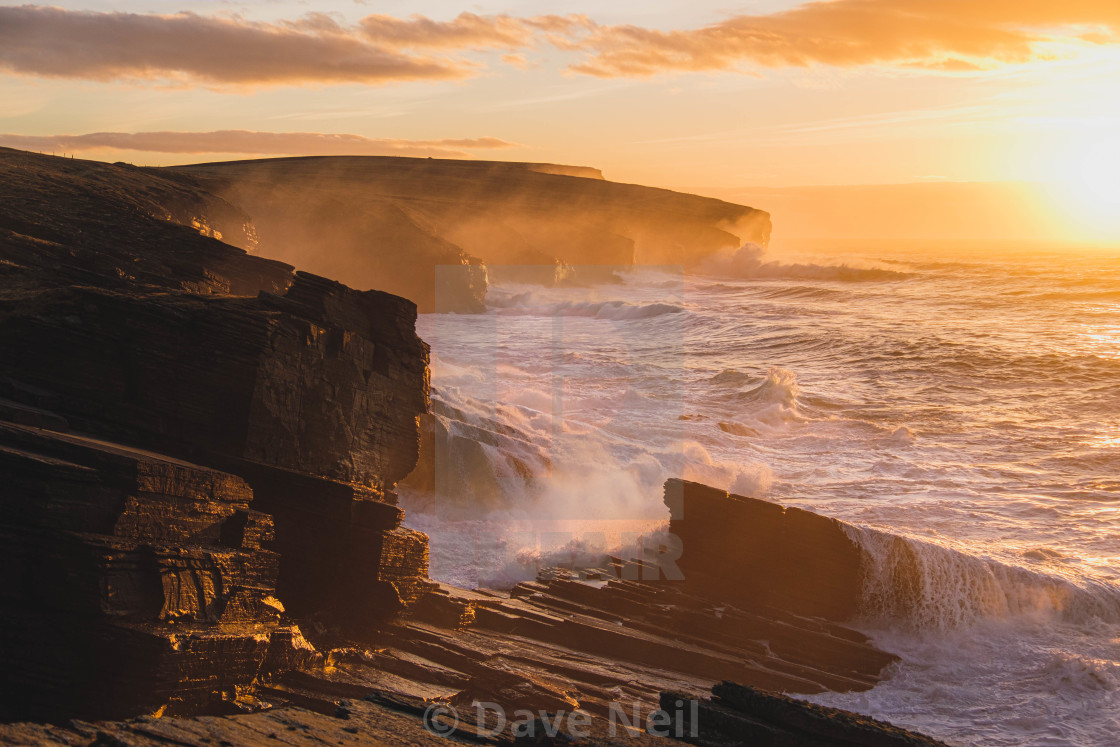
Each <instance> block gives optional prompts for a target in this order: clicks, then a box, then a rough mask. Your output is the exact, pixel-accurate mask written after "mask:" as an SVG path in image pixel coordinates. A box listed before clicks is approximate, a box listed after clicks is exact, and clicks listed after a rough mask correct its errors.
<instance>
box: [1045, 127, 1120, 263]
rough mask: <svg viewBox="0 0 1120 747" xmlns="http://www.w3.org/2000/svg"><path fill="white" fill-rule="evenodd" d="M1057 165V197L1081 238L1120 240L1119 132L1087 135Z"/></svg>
mask: <svg viewBox="0 0 1120 747" xmlns="http://www.w3.org/2000/svg"><path fill="white" fill-rule="evenodd" d="M1061 152H1062V157H1061V158H1060V159H1059V160H1058V161H1057V162H1056V163H1055V164H1054V175H1053V177H1052V179H1051V187H1052V189H1053V191H1054V193H1055V194H1054V197H1055V199H1056V200H1057V201H1058V203H1059V205H1060V206H1061V207H1062V209H1063V212H1064V213H1066V214H1067V215H1068V216H1069V217H1070V218H1071V219H1072V220H1074V221H1075V222H1076V224H1077V225H1076V231H1077V233H1078V234H1079V235H1080V236H1083V237H1085V238H1088V239H1093V240H1104V241H1113V242H1114V241H1120V133H1116V134H1113V133H1108V134H1101V133H1100V132H1099V131H1097V132H1092V131H1089V132H1086V133H1084V134H1083V135H1082V137H1080V138H1077V139H1076V141H1075V142H1067V143H1066V144H1065V147H1063V148H1062V149H1061Z"/></svg>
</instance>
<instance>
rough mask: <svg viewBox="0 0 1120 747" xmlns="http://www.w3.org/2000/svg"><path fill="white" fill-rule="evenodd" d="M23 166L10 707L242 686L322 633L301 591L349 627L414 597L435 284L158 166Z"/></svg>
mask: <svg viewBox="0 0 1120 747" xmlns="http://www.w3.org/2000/svg"><path fill="white" fill-rule="evenodd" d="M0 176H2V177H3V179H0V191H3V192H5V196H6V197H8V198H10V200H7V201H0V260H3V264H0V268H3V269H2V273H0V398H2V399H0V468H2V470H3V475H2V477H3V480H2V481H3V483H4V484H5V486H6V489H5V491H4V493H3V495H2V498H3V506H0V536H2V537H3V538H4V539H5V540H6V541H5V543H4V546H3V547H2V548H0V554H2V555H3V567H4V569H5V574H6V580H7V583H6V584H0V586H2V587H3V588H2V589H0V594H3V595H5V599H6V600H7V604H6V605H5V607H4V610H3V613H2V614H0V626H2V630H0V654H2V655H3V657H4V658H6V659H7V660H11V661H15V662H17V664H18V666H14V667H6V668H5V669H4V671H3V672H0V676H3V677H5V678H10V679H6V680H5V682H6V683H7V684H10V685H11V686H12V687H6V688H5V689H6V691H8V690H11V689H13V688H14V687H15V686H16V685H18V686H19V687H18V689H19V690H20V698H19V699H18V700H13V701H12V702H11V703H9V704H8V705H9V706H10V708H11V710H12V712H13V713H17V714H20V715H21V716H23V717H28V716H35V717H40V718H66V717H70V716H74V715H97V716H106V715H117V714H128V713H137V712H142V711H145V710H154V709H155V708H158V707H161V706H167V707H168V708H169V712H195V711H198V710H208V709H213V708H214V707H223V704H227V705H228V704H229V703H231V702H232V701H233V700H234V699H235V698H236V696H237V692H238V688H241V687H245V686H247V685H249V684H250V683H251V682H253V681H254V680H259V679H261V678H265V677H268V676H270V675H271V674H272V673H274V672H278V671H282V670H284V669H290V668H291V667H292V666H298V665H301V664H303V663H306V662H305V661H303V659H305V658H306V656H304V654H305V653H307V652H309V651H310V652H311V653H313V651H312V650H311V649H310V647H309V646H306V645H305V644H302V643H301V641H302V637H301V636H300V635H299V632H298V630H297V629H294V628H293V627H292V626H291V625H290V623H288V622H284V623H282V622H281V621H280V620H281V617H280V616H281V613H282V612H283V611H284V610H285V608H286V609H287V612H288V614H289V615H291V616H298V617H300V618H309V617H311V616H314V617H315V625H316V627H317V628H320V629H322V630H343V629H349V628H369V627H371V626H374V625H376V624H378V622H379V621H382V620H384V619H386V618H388V617H391V616H392V615H394V614H397V613H398V612H400V611H401V610H402V609H403V608H404V607H405V606H406V605H408V604H409V603H411V602H412V601H414V600H415V599H416V598H417V597H418V596H419V595H420V594H421V593H422V591H423V589H424V588H425V584H427V580H426V579H427V537H426V536H425V535H423V534H421V533H419V532H413V531H411V530H408V529H404V528H402V527H401V526H400V523H401V511H400V510H399V509H397V508H396V507H395V506H393V505H390V504H391V502H393V501H394V500H395V496H394V495H393V493H392V490H393V487H394V486H395V484H396V482H397V481H398V480H399V479H401V478H402V477H403V476H404V475H406V474H408V473H409V472H410V471H411V470H412V469H413V467H414V465H415V463H416V458H417V448H418V431H417V424H416V420H417V417H418V416H419V415H420V414H422V413H424V412H426V411H427V409H428V370H427V363H428V348H427V346H426V345H425V344H424V343H423V342H422V341H421V340H420V339H419V338H418V337H417V336H416V334H415V330H414V325H415V320H416V307H415V304H413V303H412V302H410V301H407V300H405V299H403V298H400V297H397V296H392V295H390V294H387V293H382V292H380V291H365V292H359V291H354V290H352V289H350V288H347V287H345V286H343V285H341V284H339V283H336V282H333V281H329V280H326V279H324V278H319V277H316V276H313V275H307V274H305V273H293V272H292V269H291V267H290V266H288V265H285V264H283V263H279V262H274V261H271V260H264V259H260V258H257V257H252V256H249V255H246V253H245V252H243V251H242V250H240V249H237V248H234V247H231V246H228V245H226V244H223V243H222V242H220V241H218V240H216V239H215V238H212V237H208V236H203V235H201V234H200V233H199V229H198V227H197V226H196V227H193V228H192V227H185V226H181V225H176V224H175V223H174V221H172V220H169V219H168V218H169V216H168V215H165V214H163V213H160V212H159V211H160V210H161V209H162V207H161V206H164V205H168V204H175V205H177V206H178V207H177V208H176V209H181V213H180V214H179V215H178V217H177V218H176V217H175V216H171V217H172V218H175V220H179V219H182V220H186V218H187V217H189V216H192V215H194V216H202V217H201V218H198V219H197V220H196V221H195V222H196V223H199V224H200V225H201V224H204V223H205V222H206V219H207V216H206V215H203V213H201V212H197V211H198V210H201V209H208V210H215V209H216V208H215V207H214V206H215V205H217V206H218V207H219V208H221V210H224V211H226V212H225V213H219V214H221V215H226V216H227V217H228V218H229V220H235V219H240V217H241V216H240V214H239V213H237V211H236V210H235V209H234V208H232V207H230V206H228V205H227V204H225V203H222V202H220V201H218V200H217V198H213V197H212V196H208V195H206V194H204V193H201V192H197V191H190V190H185V189H182V188H180V187H178V186H176V185H175V184H171V183H169V182H166V181H164V180H162V179H160V178H158V177H153V176H151V175H150V174H146V173H144V172H140V171H138V170H135V169H130V168H126V167H117V166H108V165H105V164H90V163H83V162H73V161H70V160H69V159H57V158H49V157H42V156H34V155H31V154H21V153H15V152H10V151H3V152H0ZM223 205H224V207H222V206H223ZM184 206H185V207H184ZM2 421H7V422H8V423H10V425H4V423H3V422H2ZM71 429H73V431H74V432H75V433H74V434H73V435H70V434H68V433H66V432H67V431H69V430H71ZM137 447H139V448H140V449H143V451H140V450H138V448H137ZM157 452H158V453H157ZM284 619H285V620H290V619H291V617H286V618H284ZM91 663H92V668H89V666H88V665H90V664H91Z"/></svg>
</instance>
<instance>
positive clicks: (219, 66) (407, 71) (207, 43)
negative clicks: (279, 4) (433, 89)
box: [0, 5, 474, 85]
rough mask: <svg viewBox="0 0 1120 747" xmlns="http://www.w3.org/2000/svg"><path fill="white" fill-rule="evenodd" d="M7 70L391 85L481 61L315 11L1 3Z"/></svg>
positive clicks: (454, 73)
mask: <svg viewBox="0 0 1120 747" xmlns="http://www.w3.org/2000/svg"><path fill="white" fill-rule="evenodd" d="M0 70H8V71H11V72H14V73H23V74H30V75H39V76H48V77H66V78H82V79H87V80H117V79H162V80H166V79H171V80H186V81H190V82H202V83H206V84H217V85H246V84H248V85H262V84H264V85H268V84H293V83H296V84H298V83H308V82H317V83H386V82H391V81H411V80H445V79H453V78H462V77H465V76H467V75H469V74H470V73H471V72H472V71H473V70H474V65H472V64H470V63H468V62H466V61H462V60H454V61H453V60H446V59H434V58H429V57H422V56H417V55H411V54H405V53H403V52H401V51H399V50H396V49H390V48H388V47H386V46H383V45H378V44H376V43H374V41H372V40H371V39H370V38H368V37H367V36H365V35H364V34H362V33H361V32H360V31H358V30H354V29H345V28H342V27H341V26H339V25H338V24H336V23H334V21H333V20H331V19H330V18H329V17H327V16H323V15H322V14H316V15H313V16H309V17H308V18H306V19H304V21H303V22H296V23H280V24H267V23H254V22H250V21H246V20H243V19H238V18H213V17H206V16H199V15H195V14H194V13H178V14H175V15H152V14H148V15H141V14H135V13H99V12H90V11H69V10H64V9H62V8H52V7H39V6H33V5H22V6H17V7H0Z"/></svg>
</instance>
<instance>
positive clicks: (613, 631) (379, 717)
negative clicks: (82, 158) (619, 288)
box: [0, 151, 895, 747]
mask: <svg viewBox="0 0 1120 747" xmlns="http://www.w3.org/2000/svg"><path fill="white" fill-rule="evenodd" d="M0 177H2V178H0V193H2V196H3V197H4V199H3V200H0V486H2V489H0V568H2V569H3V575H2V577H0V598H2V600H3V605H2V607H0V683H2V684H3V691H4V692H5V695H6V697H5V699H4V701H3V702H2V703H0V721H6V722H11V723H5V724H0V741H3V742H5V743H11V744H28V745H32V744H42V743H56V744H73V745H83V746H85V745H120V744H129V745H155V744H160V745H166V744H169V743H173V744H182V745H198V747H202V745H211V744H237V745H254V744H275V743H277V742H280V743H286V744H322V743H324V742H326V741H329V742H330V743H332V744H333V743H336V742H342V743H354V744H383V743H386V742H387V741H400V740H401V739H407V740H410V741H411V742H412V743H417V744H419V743H442V742H441V738H439V737H436V736H433V731H434V732H439V731H441V730H442V731H443V732H446V731H447V730H448V728H447V727H450V730H451V731H453V732H455V734H456V735H458V736H459V737H462V738H465V739H470V740H472V741H476V742H482V743H495V744H509V743H512V742H514V741H516V740H515V738H516V737H517V735H516V734H513V733H510V732H509V731H508V730H506V731H503V730H502V729H496V725H495V723H494V722H495V718H494V713H492V712H480V711H478V710H477V709H476V708H475V706H474V705H473V704H474V703H476V702H479V701H482V702H489V703H493V704H496V706H500V707H501V708H504V709H506V711H507V713H508V712H511V711H513V710H514V709H529V710H531V711H532V712H534V713H536V714H542V715H541V716H540V718H541V719H542V720H543V719H545V717H546V716H547V717H548V719H555V717H556V716H557V714H565V713H566V714H573V713H575V712H577V711H578V712H579V713H583V714H587V715H589V717H590V718H591V729H592V731H591V732H590V736H587V737H581V739H582V742H583V743H585V744H634V743H635V742H637V743H641V744H645V743H649V742H651V741H652V740H653V737H651V736H649V735H647V734H644V733H643V732H642V731H641V730H640V729H639V731H637V732H633V733H631V732H629V731H627V732H625V733H612V732H611V730H610V728H609V724H610V723H611V718H612V713H614V712H615V711H616V710H617V709H622V710H624V711H625V712H626V713H628V714H630V716H631V719H632V721H633V722H635V723H637V722H640V723H646V722H647V721H648V720H649V719H650V718H652V717H653V716H654V714H656V713H659V710H658V704H659V699H662V697H663V696H662V693H672V694H674V695H673V697H676V694H681V696H682V697H689V698H693V699H701V698H703V697H704V695H705V694H706V693H707V692H708V691H709V690H710V689H711V688H712V686H713V683H716V682H719V681H721V680H725V679H726V680H734V681H737V682H741V683H743V684H744V685H745V686H753V687H759V688H767V689H772V690H779V691H782V692H789V693H816V692H822V691H824V690H865V689H867V688H870V687H872V686H873V685H874V684H875V682H876V681H877V680H878V678H879V677H880V673H881V671H882V670H883V669H884V667H886V666H887V665H888V664H890V663H891V662H893V661H895V657H894V656H893V655H891V654H889V653H887V652H884V651H881V650H879V649H878V648H876V647H875V646H874V645H873V644H872V643H871V642H870V641H869V640H868V639H867V638H866V637H865V636H863V635H861V634H860V633H858V632H856V631H854V630H851V629H850V628H847V627H845V626H844V624H843V622H844V621H843V618H844V617H845V616H846V614H847V613H848V612H850V611H851V609H852V604H853V602H852V600H853V596H852V595H853V594H854V591H853V587H852V584H851V580H852V578H853V576H852V574H853V573H854V572H855V570H857V569H858V558H857V559H856V560H855V561H854V562H855V563H856V565H853V556H852V552H853V549H852V548H851V547H850V546H849V545H850V543H849V544H845V539H844V535H843V532H842V530H841V529H840V528H839V526H838V525H836V523H835V522H832V521H831V520H829V519H825V518H823V517H818V516H814V515H812V514H808V513H806V512H796V511H794V510H792V509H789V510H784V509H782V508H781V507H778V506H774V505H773V504H768V503H764V502H761V501H751V500H749V499H745V498H739V497H733V496H728V495H727V494H726V493H723V492H721V491H715V490H712V489H711V488H707V487H705V486H700V485H696V484H693V483H684V482H681V481H670V482H669V483H668V484H667V486H666V502H667V504H668V505H669V506H670V509H671V514H672V515H671V519H672V521H671V524H670V526H671V529H672V530H673V531H674V532H676V533H678V534H679V536H680V538H681V539H682V540H683V546H682V547H680V548H677V549H683V552H682V553H678V554H674V553H673V552H671V550H672V549H673V548H668V549H666V548H665V547H662V546H661V545H659V544H656V543H654V544H653V546H652V547H651V548H647V553H646V554H645V555H642V556H640V557H634V558H630V557H618V558H611V559H609V560H608V561H607V562H605V563H603V564H602V565H601V566H595V567H577V566H576V565H574V564H572V565H569V566H568V567H566V568H553V569H545V570H543V571H542V573H541V575H540V577H539V578H538V580H537V581H535V582H531V583H524V584H520V585H518V586H516V587H514V588H513V589H509V590H498V591H494V590H464V589H455V588H451V587H446V586H442V585H440V584H437V583H434V582H432V581H431V580H430V579H428V577H427V557H428V556H427V550H428V538H427V537H426V536H425V535H424V534H421V533H419V532H415V531H412V530H409V529H407V528H404V527H402V526H401V520H402V516H403V513H402V511H401V510H400V509H399V508H398V507H397V506H396V505H395V500H396V499H395V495H394V487H395V485H396V483H397V482H398V481H399V480H400V479H402V478H403V477H404V476H405V475H407V474H408V473H409V472H410V471H411V470H412V469H413V466H414V465H415V464H416V461H417V450H418V441H419V438H420V434H419V428H418V420H419V418H420V416H421V415H423V414H424V413H426V412H427V411H428V409H429V402H428V369H427V363H428V348H427V346H426V345H425V344H424V343H423V342H422V341H421V340H420V339H419V338H417V336H416V333H415V330H414V323H415V320H416V306H415V304H413V303H412V302H410V301H408V300H405V299H403V298H400V297H397V296H393V295H390V294H387V293H383V292H380V291H358V290H354V289H351V288H348V287H346V286H344V285H342V284H340V283H337V282H334V281H331V280H328V279H325V278H322V277H319V276H316V275H310V274H307V273H304V272H296V271H294V270H293V269H292V268H291V267H290V266H288V265H286V264H283V263H279V262H275V261H271V260H266V259H261V258H259V257H255V256H252V255H249V254H247V253H246V252H244V251H242V250H241V249H237V248H234V247H231V246H229V245H227V244H225V243H223V242H222V241H220V240H218V238H217V234H218V233H220V232H221V231H220V230H219V229H215V228H213V225H212V223H211V222H210V219H211V218H214V217H215V216H219V217H221V219H222V220H229V221H240V220H242V219H243V218H244V214H243V213H242V212H240V208H238V207H235V206H234V204H233V203H231V202H228V201H224V199H223V198H221V197H218V196H216V195H215V194H214V193H212V192H207V191H206V190H204V189H202V188H200V187H199V186H198V185H197V184H196V185H195V186H194V187H191V188H190V189H188V188H186V187H183V185H182V184H181V183H180V182H178V181H176V180H174V179H172V180H167V179H164V178H163V177H162V176H159V175H158V174H153V173H150V172H147V171H137V170H135V169H131V168H129V167H124V166H108V165H105V164H93V163H88V162H77V161H69V160H66V159H57V158H50V157H44V156H35V155H31V154H20V153H15V152H11V151H0ZM567 178H573V177H567ZM580 178H583V177H580ZM587 181H593V180H591V179H587ZM168 205H173V206H174V209H175V211H177V212H175V213H174V214H171V213H170V212H169V210H170V208H168V207H167V206H168ZM188 219H190V220H189V221H188ZM188 223H189V224H188ZM194 223H197V224H198V225H193V224H194ZM204 225H205V226H209V228H200V226H204ZM243 225H244V224H243ZM206 233H209V234H212V235H204V234H206ZM246 235H247V234H246ZM432 437H433V438H434V437H437V436H436V435H435V434H433V436H432ZM744 538H746V539H747V540H749V541H747V542H744ZM752 544H753V545H755V546H753V547H751V546H744V545H752ZM731 567H735V568H736V573H729V568H731ZM670 568H673V569H674V571H677V570H683V571H684V574H685V575H684V578H683V579H681V578H680V577H679V574H676V573H675V572H674V573H669V572H668V570H669V569H670ZM767 579H769V581H767ZM719 697H720V698H721V699H722V701H727V700H728V698H727V697H724V696H723V695H722V694H721V695H720V696H719ZM752 702H753V701H752ZM717 705H718V704H717ZM436 706H439V707H440V708H441V709H443V710H442V711H441V713H442V715H440V716H438V717H433V716H431V713H432V711H431V710H430V709H432V708H434V707H436ZM720 707H721V708H722V706H720ZM705 708H708V711H701V712H703V713H707V712H709V711H711V712H712V713H715V710H713V708H714V706H713V707H709V706H705ZM449 709H451V710H449ZM454 709H457V711H458V716H456V717H455V718H454V719H453V718H452V716H453V715H454V714H455V710H454ZM793 710H794V711H796V710H797V708H796V707H793ZM246 711H248V712H251V713H249V714H248V715H240V716H231V715H229V714H232V713H238V712H246ZM767 712H768V713H771V716H766V715H762V716H760V715H758V713H754V712H752V715H751V718H752V719H754V720H755V721H757V720H759V719H761V720H762V721H763V723H764V724H765V723H768V722H767V719H771V720H772V721H774V723H775V724H776V725H775V726H774V732H773V733H775V734H779V735H780V734H782V733H784V732H782V729H785V730H786V731H789V723H788V722H789V721H790V719H791V718H794V717H793V716H790V709H789V708H786V709H785V710H782V711H781V713H778V712H777V711H773V710H772V711H767ZM721 713H722V711H721ZM222 714H225V715H222ZM425 714H428V715H427V716H426V715H425ZM774 714H777V715H774ZM166 716H177V717H180V718H175V719H172V718H164V717H166ZM794 716H796V714H794ZM129 717H131V718H129ZM75 718H78V719H86V720H84V721H75V720H74V719H75ZM713 718H714V717H713ZM721 718H722V717H721ZM106 719H118V720H117V721H107V720H106ZM120 719H128V720H120ZM422 719H427V721H426V722H425V721H422ZM31 721H38V722H40V723H31ZM46 722H50V723H54V724H64V725H59V726H52V725H48V724H47V723H46ZM424 723H427V726H428V728H427V729H426V728H425V727H424V725H423V724H424ZM797 723H798V724H801V723H802V722H797ZM733 726H734V724H733ZM736 728H738V727H736ZM752 728H753V727H752ZM797 728H798V729H801V726H797ZM813 728H816V727H813ZM838 733H839V732H838ZM844 733H845V734H846V733H847V732H844ZM720 734H723V733H722V732H717V733H716V736H717V737H718V738H719V739H722V738H723V737H722V736H720ZM522 736H525V735H522ZM718 741H719V740H718V739H717V740H716V742H711V743H717V742H718ZM531 742H532V743H541V742H540V741H539V740H531ZM521 743H524V739H522V740H521ZM791 743H795V742H791Z"/></svg>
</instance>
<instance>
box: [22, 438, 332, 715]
mask: <svg viewBox="0 0 1120 747" xmlns="http://www.w3.org/2000/svg"><path fill="white" fill-rule="evenodd" d="M0 469H2V471H3V475H4V482H5V488H4V491H3V501H2V506H0V567H2V568H3V569H4V572H3V583H2V584H0V598H2V602H3V604H2V611H0V642H2V643H0V646H2V648H3V652H4V666H3V667H0V682H3V689H4V692H5V694H6V695H5V701H4V703H3V704H2V706H0V713H4V714H19V715H20V716H21V717H23V718H28V717H39V718H57V717H59V716H61V715H70V716H83V715H97V716H102V717H104V716H107V715H109V716H111V715H114V714H116V715H131V714H133V713H137V712H140V711H144V710H154V709H156V708H159V707H162V706H168V705H170V711H171V712H176V711H178V712H184V711H185V712H191V711H196V710H199V709H211V708H214V707H220V705H221V704H222V702H223V700H232V698H233V696H234V693H235V691H236V688H237V687H238V686H240V685H244V684H247V683H249V682H251V681H252V680H253V679H255V678H257V677H258V676H264V675H266V674H267V673H268V671H270V670H271V669H288V668H291V667H293V666H303V665H305V664H308V663H310V657H312V656H313V655H314V651H313V650H312V649H311V648H310V646H307V645H306V644H303V643H302V636H301V635H300V633H299V630H298V628H295V627H293V626H292V625H291V624H290V623H284V622H281V619H280V616H281V613H282V612H283V606H282V605H281V603H280V602H279V601H278V600H277V598H276V577H277V562H278V556H277V555H276V553H274V552H272V551H269V550H267V549H265V547H264V546H265V545H266V544H267V543H269V541H270V540H271V539H272V536H273V523H272V518H271V517H270V516H268V515H267V514H264V513H261V512H259V511H256V510H254V509H253V508H251V504H252V499H253V494H252V492H251V491H250V490H249V488H248V486H247V485H246V484H245V482H244V481H243V480H241V479H239V478H237V477H235V476H233V475H229V474H226V473H223V472H218V471H216V470H211V469H206V468H204V467H199V466H197V465H193V464H189V463H187V462H181V461H178V460H174V459H170V458H168V457H165V456H161V455H158V454H153V453H150V452H145V451H140V450H136V449H131V448H128V447H124V446H121V445H118V444H111V443H108V442H105V441H99V440H96V439H91V438H88V437H84V436H77V435H70V434H66V433H57V432H52V431H46V430H40V429H38V428H33V427H28V426H17V425H9V424H4V423H0ZM218 662H220V666H219V667H215V666H214V665H215V663H218Z"/></svg>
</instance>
